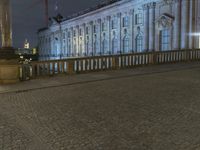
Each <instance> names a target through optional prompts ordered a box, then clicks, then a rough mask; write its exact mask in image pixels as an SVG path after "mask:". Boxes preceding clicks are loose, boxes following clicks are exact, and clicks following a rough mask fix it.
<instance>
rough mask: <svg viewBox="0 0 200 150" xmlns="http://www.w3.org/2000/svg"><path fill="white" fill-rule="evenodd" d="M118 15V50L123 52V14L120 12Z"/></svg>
mask: <svg viewBox="0 0 200 150" xmlns="http://www.w3.org/2000/svg"><path fill="white" fill-rule="evenodd" d="M117 17H118V18H119V19H118V20H119V21H118V22H119V23H118V24H119V27H118V30H119V32H118V33H119V38H118V39H119V45H118V51H120V53H121V52H122V14H121V13H118V14H117Z"/></svg>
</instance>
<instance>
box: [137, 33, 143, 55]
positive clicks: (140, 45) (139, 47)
mask: <svg viewBox="0 0 200 150" xmlns="http://www.w3.org/2000/svg"><path fill="white" fill-rule="evenodd" d="M142 49H143V36H142V35H141V34H138V35H137V37H136V51H137V52H142Z"/></svg>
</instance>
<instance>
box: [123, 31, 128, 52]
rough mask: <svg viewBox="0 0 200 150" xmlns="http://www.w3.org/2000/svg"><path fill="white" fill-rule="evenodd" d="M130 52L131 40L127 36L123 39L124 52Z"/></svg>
mask: <svg viewBox="0 0 200 150" xmlns="http://www.w3.org/2000/svg"><path fill="white" fill-rule="evenodd" d="M128 50H129V38H128V36H127V35H126V36H125V37H124V39H123V52H124V53H126V52H128Z"/></svg>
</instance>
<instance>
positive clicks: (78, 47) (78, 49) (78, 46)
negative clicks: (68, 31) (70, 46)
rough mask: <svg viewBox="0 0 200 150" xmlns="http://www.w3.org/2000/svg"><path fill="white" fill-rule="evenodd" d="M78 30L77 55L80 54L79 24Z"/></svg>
mask: <svg viewBox="0 0 200 150" xmlns="http://www.w3.org/2000/svg"><path fill="white" fill-rule="evenodd" d="M76 32H77V38H76V49H77V52H76V53H77V56H80V45H79V44H80V40H79V37H80V35H79V26H78V25H77V26H76Z"/></svg>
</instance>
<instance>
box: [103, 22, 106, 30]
mask: <svg viewBox="0 0 200 150" xmlns="http://www.w3.org/2000/svg"><path fill="white" fill-rule="evenodd" d="M102 31H106V23H105V22H103V23H102Z"/></svg>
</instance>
